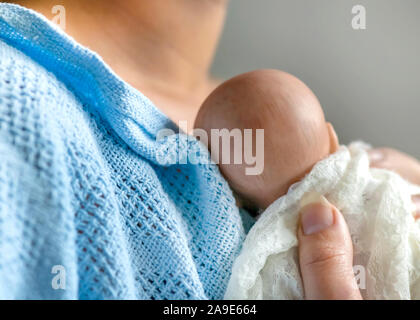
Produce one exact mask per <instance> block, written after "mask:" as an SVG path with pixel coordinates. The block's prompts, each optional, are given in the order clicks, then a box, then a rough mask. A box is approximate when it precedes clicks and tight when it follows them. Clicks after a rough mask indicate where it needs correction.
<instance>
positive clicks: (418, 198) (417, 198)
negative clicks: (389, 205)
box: [411, 194, 420, 220]
mask: <svg viewBox="0 0 420 320" xmlns="http://www.w3.org/2000/svg"><path fill="white" fill-rule="evenodd" d="M411 199H412V200H413V203H414V212H413V215H414V219H416V220H417V219H420V194H416V195H414V196H412V197H411Z"/></svg>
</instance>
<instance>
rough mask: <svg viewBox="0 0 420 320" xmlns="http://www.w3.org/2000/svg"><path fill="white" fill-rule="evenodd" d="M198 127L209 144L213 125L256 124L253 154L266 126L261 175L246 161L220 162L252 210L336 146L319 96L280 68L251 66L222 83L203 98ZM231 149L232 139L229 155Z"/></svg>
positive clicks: (277, 194)
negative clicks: (255, 68) (252, 171)
mask: <svg viewBox="0 0 420 320" xmlns="http://www.w3.org/2000/svg"><path fill="white" fill-rule="evenodd" d="M195 128H200V129H204V130H205V131H206V132H207V134H208V137H209V148H210V149H211V144H212V141H211V130H212V129H224V128H226V129H228V130H232V129H235V128H238V129H240V130H241V131H242V132H243V130H244V129H252V132H253V144H254V145H253V150H254V154H255V149H256V146H255V140H256V139H255V137H256V134H255V132H256V130H257V129H264V146H263V150H264V170H263V171H262V173H261V174H259V175H247V174H246V171H245V169H246V168H247V164H246V163H244V162H243V163H242V164H234V163H233V161H231V164H223V163H220V164H219V167H220V169H221V172H222V173H223V175H224V176H225V178H226V180H227V181H228V182H229V184H230V185H231V187H232V189H234V190H235V191H236V193H237V194H238V195H239V196H240V197H241V198H242V199H243V200H244V202H245V204H246V205H247V206H248V207H249V208H253V209H257V208H260V209H265V208H266V207H267V206H268V205H270V204H271V203H272V202H273V201H275V200H276V199H277V198H279V197H280V196H282V195H284V194H285V193H286V192H287V190H288V188H289V187H290V186H291V185H292V184H293V183H295V182H297V181H299V180H300V179H302V178H303V177H304V176H305V175H306V174H307V173H308V172H309V171H310V170H311V169H312V167H313V166H314V164H315V163H317V162H318V161H319V160H321V159H323V158H325V157H327V156H328V155H329V154H331V153H334V152H335V151H336V150H337V148H338V141H337V136H336V134H335V132H334V129H333V128H332V126H331V125H330V124H329V123H327V122H326V121H325V117H324V113H323V111H322V108H321V106H320V104H319V101H318V99H317V98H316V96H315V95H314V94H313V93H312V91H311V90H310V89H309V88H308V87H307V86H306V85H305V84H304V83H303V82H301V81H300V80H299V79H297V78H295V77H293V76H292V75H290V74H287V73H285V72H281V71H277V70H258V71H253V72H249V73H246V74H242V75H240V76H237V77H235V78H233V79H231V80H229V81H226V82H224V83H223V84H222V85H220V86H219V87H218V88H217V89H216V90H214V91H213V93H211V94H210V96H209V97H208V98H207V99H206V101H205V102H204V103H203V105H202V107H201V109H200V111H199V113H198V116H197V119H196V122H195ZM232 149H233V145H232V144H231V150H230V153H231V154H233V150H232ZM219 152H220V153H222V152H223V149H222V146H220V150H219ZM220 156H222V154H220ZM231 159H232V157H231Z"/></svg>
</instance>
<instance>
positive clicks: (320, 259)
mask: <svg viewBox="0 0 420 320" xmlns="http://www.w3.org/2000/svg"><path fill="white" fill-rule="evenodd" d="M324 199H325V198H324ZM325 201H326V200H325ZM325 201H324V202H323V201H318V202H316V203H310V204H307V205H305V206H304V207H303V208H302V209H301V213H300V223H299V228H298V238H299V262H300V269H301V273H302V279H303V285H304V290H305V298H306V299H323V300H324V299H328V300H332V299H340V300H341V299H343V300H353V299H361V294H360V290H359V289H358V286H357V283H356V280H355V277H354V273H353V246H352V243H351V238H350V234H349V231H348V229H347V225H346V223H345V221H344V218H343V216H342V215H341V213H340V212H339V211H338V210H337V209H336V208H335V207H333V206H332V205H330V204H329V203H328V202H327V203H326V202H325ZM322 202H323V203H322Z"/></svg>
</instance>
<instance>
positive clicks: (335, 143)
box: [327, 122, 340, 154]
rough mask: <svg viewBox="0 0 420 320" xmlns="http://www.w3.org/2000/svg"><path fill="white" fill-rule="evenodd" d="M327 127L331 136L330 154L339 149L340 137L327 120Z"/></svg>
mask: <svg viewBox="0 0 420 320" xmlns="http://www.w3.org/2000/svg"><path fill="white" fill-rule="evenodd" d="M327 129H328V135H329V136H330V154H333V153H335V152H336V151H337V150H338V148H339V146H340V144H339V142H338V137H337V134H336V133H335V130H334V127H333V126H332V124H331V123H329V122H327Z"/></svg>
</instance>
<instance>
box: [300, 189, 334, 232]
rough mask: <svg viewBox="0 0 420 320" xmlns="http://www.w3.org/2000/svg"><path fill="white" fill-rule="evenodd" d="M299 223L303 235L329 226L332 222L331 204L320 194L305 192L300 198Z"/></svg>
mask: <svg viewBox="0 0 420 320" xmlns="http://www.w3.org/2000/svg"><path fill="white" fill-rule="evenodd" d="M300 213H301V218H300V219H301V225H302V230H303V233H304V234H305V235H311V234H314V233H317V232H320V231H322V230H325V229H327V228H328V227H330V226H331V225H332V224H333V222H334V216H333V211H332V206H331V204H330V203H329V202H328V200H327V199H325V198H324V197H323V196H322V195H320V194H317V193H310V194H306V195H305V196H304V197H303V198H302V200H301V211H300Z"/></svg>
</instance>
